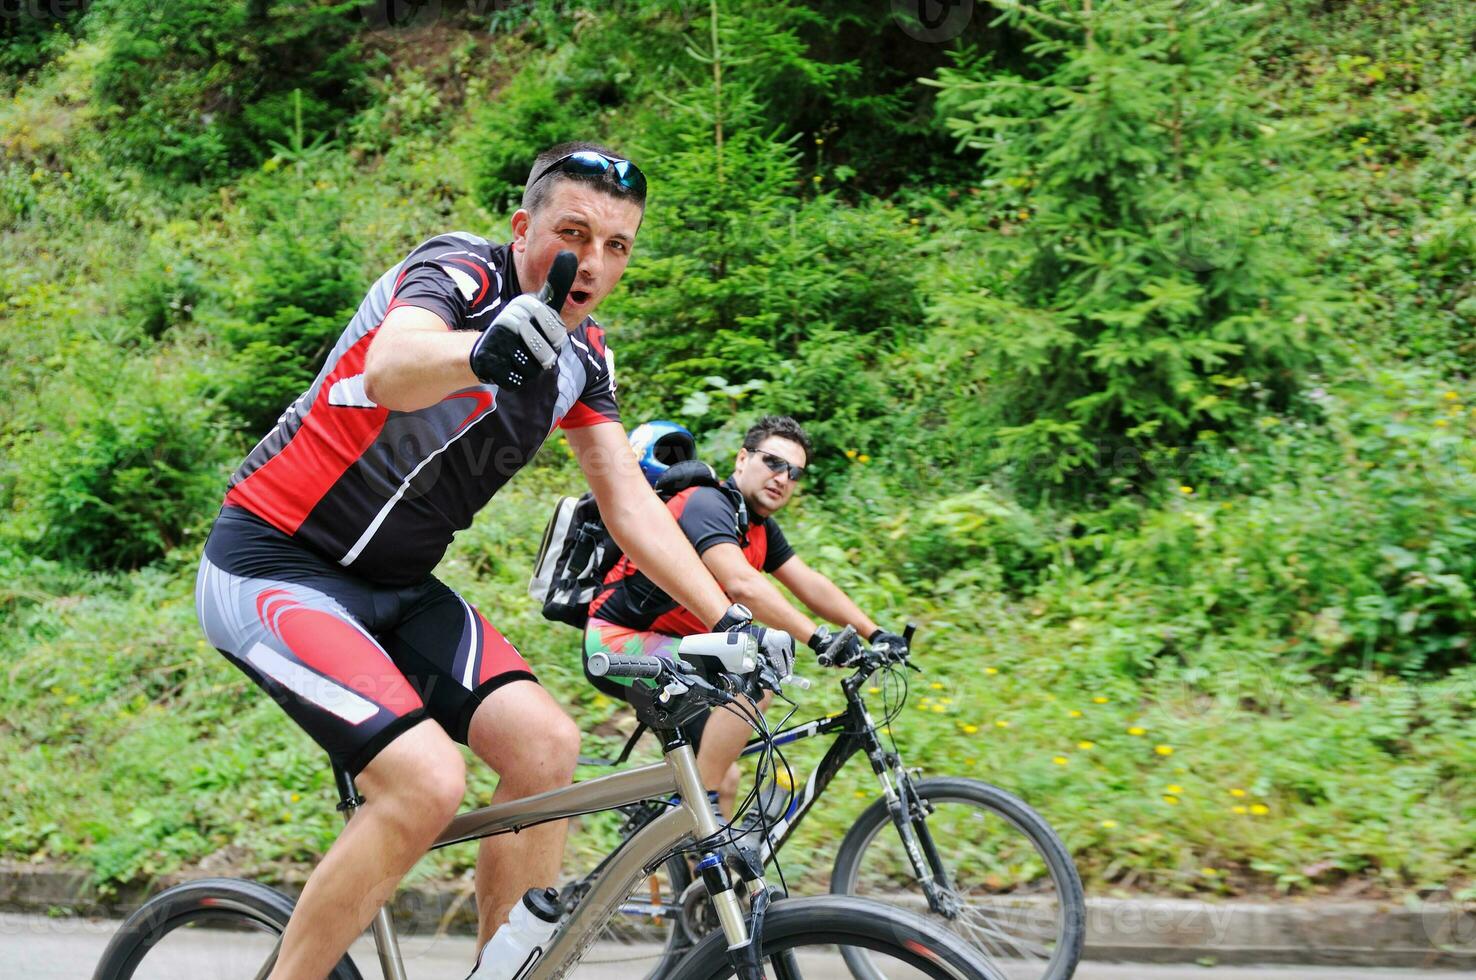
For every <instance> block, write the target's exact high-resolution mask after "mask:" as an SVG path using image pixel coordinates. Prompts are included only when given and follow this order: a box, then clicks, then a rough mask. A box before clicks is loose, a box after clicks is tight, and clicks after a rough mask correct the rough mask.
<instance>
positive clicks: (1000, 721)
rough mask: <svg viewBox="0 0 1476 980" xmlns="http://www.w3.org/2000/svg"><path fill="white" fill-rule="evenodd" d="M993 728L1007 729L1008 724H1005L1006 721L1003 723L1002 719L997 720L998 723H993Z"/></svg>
mask: <svg viewBox="0 0 1476 980" xmlns="http://www.w3.org/2000/svg"><path fill="white" fill-rule="evenodd" d="M994 727H995V728H1009V727H1010V723H1009V722H1007V721H1005V720H1004V719H1003V718H1001V719H999V720H998V721H996V722H995V723H994Z"/></svg>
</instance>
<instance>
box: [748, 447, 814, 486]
mask: <svg viewBox="0 0 1476 980" xmlns="http://www.w3.org/2000/svg"><path fill="white" fill-rule="evenodd" d="M754 452H755V453H756V454H757V456H758V458H759V459H761V460H763V461H764V465H765V466H767V467H768V468H769V472H771V473H788V474H789V478H790V480H792V481H794V482H795V483H798V482H799V481H800V477H802V476H804V475H805V468H804V467H803V466H795V465H794V464H793V463H791V462H790V461H789V460H787V459H785V458H784V457H783V456H775V455H774V454H773V453H766V452H764V451H763V450H762V449H756V450H754Z"/></svg>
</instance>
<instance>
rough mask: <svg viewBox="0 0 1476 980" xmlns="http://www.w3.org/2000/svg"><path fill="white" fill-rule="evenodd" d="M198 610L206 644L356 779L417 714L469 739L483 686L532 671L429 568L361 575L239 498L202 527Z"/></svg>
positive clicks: (528, 675) (520, 677) (483, 696)
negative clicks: (402, 578)
mask: <svg viewBox="0 0 1476 980" xmlns="http://www.w3.org/2000/svg"><path fill="white" fill-rule="evenodd" d="M195 607H196V610H197V612H198V613H199V616H200V623H201V625H202V626H203V627H204V629H205V636H206V638H207V639H208V640H209V641H210V643H211V644H213V645H214V646H215V648H216V649H217V650H219V651H220V652H221V653H222V654H224V655H225V657H226V659H227V660H229V661H230V662H231V663H233V664H235V665H236V666H237V667H238V668H240V669H241V671H243V672H244V673H245V674H246V676H248V677H250V678H251V679H252V680H253V681H255V682H256V684H257V685H258V686H260V687H261V688H262V689H263V690H265V691H266V692H267V694H269V695H270V696H271V697H272V699H273V700H275V701H276V702H277V703H278V704H279V705H281V707H282V709H283V710H284V711H286V712H287V714H288V715H290V716H291V718H292V720H293V721H295V722H297V724H298V725H299V726H300V727H301V728H302V729H303V730H304V731H305V732H307V733H308V735H309V736H311V737H312V739H313V740H314V741H315V742H317V743H318V744H319V745H320V746H322V747H323V749H324V750H325V751H326V752H327V753H328V755H329V756H330V757H331V758H332V759H333V761H334V762H335V763H338V764H339V765H341V766H343V767H344V768H346V769H348V770H349V772H351V773H354V774H355V775H357V774H358V773H359V772H360V771H362V770H363V768H364V767H365V766H366V765H368V764H369V762H370V760H371V759H373V758H374V756H375V755H376V754H378V752H379V751H380V750H381V749H383V748H384V747H385V746H386V745H388V744H389V743H390V742H391V741H392V740H393V739H394V738H395V736H397V735H399V734H400V733H401V732H403V731H406V730H407V729H409V728H411V727H412V726H414V725H415V724H417V723H419V722H420V721H422V720H424V719H425V718H432V719H434V720H435V721H436V722H438V723H439V724H440V725H441V727H442V728H444V729H445V730H446V732H447V734H449V735H450V736H451V737H452V738H453V739H455V740H456V741H458V742H461V743H463V744H465V743H466V738H467V729H468V728H469V727H470V725H471V718H472V714H473V713H474V712H475V711H476V709H477V707H478V706H479V705H480V704H481V703H482V701H483V700H485V699H486V697H487V696H488V695H489V694H491V693H492V692H493V691H495V690H497V689H498V688H499V687H501V686H503V685H504V684H507V683H510V682H512V681H517V680H530V681H531V680H536V678H535V677H534V676H533V672H532V671H531V670H530V669H529V667H528V664H527V662H526V661H525V660H524V659H523V658H522V656H521V655H520V654H519V653H518V651H517V650H516V649H514V648H513V645H512V644H511V643H509V642H508V641H507V640H506V639H504V638H503V636H502V634H501V633H499V632H498V631H497V630H496V629H494V628H493V627H492V625H491V624H490V623H488V622H487V620H486V619H485V618H483V616H482V615H481V613H479V612H477V610H476V609H475V608H473V607H472V605H471V604H470V603H468V602H467V601H466V600H465V599H462V598H461V596H459V595H457V594H456V593H455V592H453V591H452V590H451V589H449V588H447V587H446V586H445V585H443V584H441V582H439V581H438V580H436V579H435V578H434V577H431V576H427V577H426V578H425V579H424V580H422V581H421V582H419V583H417V584H414V585H408V586H385V585H379V584H376V583H373V582H369V581H367V580H365V579H362V578H359V577H358V576H355V575H352V574H350V573H349V572H347V571H345V570H344V569H343V568H342V567H341V566H339V565H336V564H334V563H332V562H330V561H328V560H326V559H325V558H323V557H322V556H320V555H318V554H317V553H316V552H313V551H311V550H309V549H308V548H306V547H304V546H303V545H301V544H299V543H298V542H296V541H293V540H292V538H290V537H289V536H287V535H286V534H283V533H282V532H281V531H278V530H277V529H276V528H274V527H272V526H271V525H270V524H268V523H266V522H265V521H263V520H262V519H261V518H259V517H257V516H256V515H254V514H252V513H250V512H249V511H246V510H244V509H242V508H239V507H231V506H227V507H226V508H224V509H223V510H222V511H221V514H220V516H219V517H218V518H217V519H216V521H215V526H214V527H213V528H211V531H210V538H209V540H207V541H206V543H205V555H204V558H203V559H202V560H201V562H200V572H199V576H198V577H197V579H196V584H195Z"/></svg>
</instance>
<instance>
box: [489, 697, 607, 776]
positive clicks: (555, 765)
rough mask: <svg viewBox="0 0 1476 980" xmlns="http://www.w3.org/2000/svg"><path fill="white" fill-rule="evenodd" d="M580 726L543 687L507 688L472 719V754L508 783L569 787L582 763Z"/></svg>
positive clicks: (490, 700)
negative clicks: (510, 779) (568, 783)
mask: <svg viewBox="0 0 1476 980" xmlns="http://www.w3.org/2000/svg"><path fill="white" fill-rule="evenodd" d="M580 737H581V736H580V731H579V726H578V725H576V724H575V723H574V719H572V718H570V717H569V715H568V713H567V712H565V711H564V709H563V708H561V707H559V705H558V703H557V702H556V701H554V700H553V698H551V697H549V696H548V693H547V692H545V691H544V690H543V689H542V688H541V687H537V686H535V685H531V684H530V685H528V686H522V685H518V684H509V685H508V686H507V687H506V688H502V689H501V690H498V691H497V692H495V693H494V697H493V698H491V699H488V701H486V702H485V703H483V704H482V705H481V706H480V707H479V708H478V709H477V712H476V714H475V715H474V716H473V718H472V724H471V729H470V731H469V732H468V742H469V743H470V745H471V748H472V751H473V752H475V753H476V754H477V755H478V756H480V757H481V758H482V760H483V761H484V762H486V763H487V764H488V765H489V766H491V767H492V768H493V769H494V770H496V771H497V772H498V774H499V775H501V776H502V777H503V778H504V779H507V778H512V779H515V780H518V781H520V782H527V781H533V782H537V783H540V784H546V785H549V786H557V785H562V784H564V783H567V782H568V781H569V780H570V779H572V778H573V776H574V767H575V765H577V764H578V761H579V745H580Z"/></svg>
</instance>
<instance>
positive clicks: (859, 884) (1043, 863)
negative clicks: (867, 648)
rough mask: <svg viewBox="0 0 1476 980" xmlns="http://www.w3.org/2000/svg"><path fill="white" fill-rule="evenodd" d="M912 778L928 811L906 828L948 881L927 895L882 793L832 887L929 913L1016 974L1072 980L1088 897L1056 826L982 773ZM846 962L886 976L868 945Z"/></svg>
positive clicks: (839, 858)
mask: <svg viewBox="0 0 1476 980" xmlns="http://www.w3.org/2000/svg"><path fill="white" fill-rule="evenodd" d="M910 785H911V787H912V791H913V792H914V793H915V794H916V796H917V798H918V799H919V800H920V801H921V804H922V805H921V811H922V812H921V813H920V814H913V816H912V819H910V820H909V821H908V823H907V825H906V826H907V829H908V830H910V831H911V836H912V837H913V839H914V840H916V841H917V842H918V846H919V850H920V851H922V852H923V854H924V855H925V857H924V862H925V863H926V864H929V865H932V864H933V862H935V861H936V863H937V866H935V867H932V868H931V871H932V873H933V874H934V875H935V878H937V879H942V880H944V881H946V887H941V886H940V887H938V888H936V889H935V893H934V895H933V896H932V897H931V899H930V898H929V897H928V896H927V895H926V890H925V889H924V887H923V884H922V882H921V881H919V880H918V878H917V875H916V874H915V872H914V871H913V865H912V862H911V860H910V859H909V858H908V854H907V850H906V848H905V847H904V845H903V842H902V832H901V830H899V828H898V827H897V826H896V825H895V824H894V823H893V819H892V814H891V812H890V811H889V810H888V809H887V804H886V801H885V800H877V801H876V802H875V803H874V804H872V805H871V806H870V807H868V808H867V809H866V812H864V813H862V814H861V817H860V819H858V820H857V821H856V823H855V824H854V825H853V826H852V827H851V829H850V831H849V832H848V833H847V834H846V836H845V839H844V840H843V841H841V846H840V850H839V852H838V853H837V854H836V858H835V869H834V871H833V872H832V874H831V884H830V890H831V891H832V892H835V893H838V894H848V895H861V896H866V897H871V898H875V899H878V900H881V901H886V902H893V903H898V904H903V905H906V906H908V907H911V908H917V909H918V910H919V911H925V912H927V913H928V918H929V919H930V920H932V921H934V922H939V923H941V924H943V925H945V926H946V927H947V928H948V929H950V930H952V931H953V932H955V933H957V934H958V935H959V936H960V937H962V938H963V939H964V940H965V941H967V942H968V943H969V944H970V945H971V946H974V947H975V948H977V949H978V950H980V951H981V952H982V953H983V955H984V956H985V957H986V958H987V959H988V960H989V961H990V962H991V963H993V964H995V965H996V966H997V967H998V968H999V969H1001V970H1003V971H1004V973H1005V974H1006V975H1007V976H1008V977H1009V978H1010V980H1069V978H1070V977H1071V975H1072V974H1073V973H1074V972H1076V964H1077V961H1078V960H1079V959H1080V958H1081V947H1082V943H1083V941H1084V940H1085V938H1086V900H1085V898H1084V897H1083V895H1082V890H1081V879H1080V878H1079V877H1078V876H1077V873H1076V866H1075V865H1074V864H1072V862H1071V855H1070V854H1069V853H1068V852H1067V851H1066V847H1065V845H1063V844H1062V843H1061V839H1060V838H1059V837H1057V836H1056V832H1055V831H1054V830H1052V829H1051V827H1050V825H1049V824H1047V823H1046V822H1045V819H1044V818H1043V817H1041V816H1040V814H1038V813H1036V812H1035V811H1034V810H1032V809H1031V808H1030V807H1029V806H1027V805H1026V804H1025V803H1024V802H1023V801H1021V800H1020V799H1018V798H1016V797H1014V796H1012V795H1010V794H1009V793H1006V792H1005V791H1004V790H1002V789H999V788H998V787H995V786H991V785H989V784H988V783H984V782H980V781H979V780H976V779H961V778H946V777H945V778H937V779H923V780H914V781H911V784H910ZM929 844H931V846H929ZM927 855H931V856H927ZM846 962H847V963H848V965H849V966H850V967H851V973H852V975H853V976H855V977H856V978H857V980H879V978H880V977H884V976H885V975H886V974H885V973H878V972H877V971H876V969H875V968H874V965H873V964H872V963H870V962H869V961H868V956H867V954H866V953H865V952H864V951H861V950H847V951H846Z"/></svg>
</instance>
